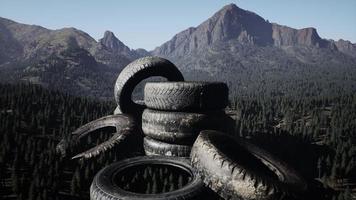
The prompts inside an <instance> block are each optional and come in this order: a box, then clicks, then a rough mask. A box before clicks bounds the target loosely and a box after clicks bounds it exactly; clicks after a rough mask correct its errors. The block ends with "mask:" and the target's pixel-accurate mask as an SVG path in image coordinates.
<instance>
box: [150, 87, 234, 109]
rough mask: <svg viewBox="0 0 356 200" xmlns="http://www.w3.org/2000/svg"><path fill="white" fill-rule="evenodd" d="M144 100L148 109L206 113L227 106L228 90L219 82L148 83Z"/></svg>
mask: <svg viewBox="0 0 356 200" xmlns="http://www.w3.org/2000/svg"><path fill="white" fill-rule="evenodd" d="M144 93H145V95H144V100H145V104H146V106H147V107H148V108H152V109H157V110H170V111H207V110H219V109H223V108H225V107H226V106H227V104H228V95H229V89H228V87H227V85H226V84H225V83H221V82H211V83H209V82H156V83H154V82H150V83H146V85H145V91H144Z"/></svg>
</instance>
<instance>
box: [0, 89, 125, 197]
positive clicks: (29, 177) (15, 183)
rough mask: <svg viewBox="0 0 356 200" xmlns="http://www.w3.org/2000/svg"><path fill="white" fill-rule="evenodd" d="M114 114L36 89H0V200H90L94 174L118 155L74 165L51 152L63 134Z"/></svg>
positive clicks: (104, 105) (108, 107) (107, 107)
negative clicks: (89, 193)
mask: <svg viewBox="0 0 356 200" xmlns="http://www.w3.org/2000/svg"><path fill="white" fill-rule="evenodd" d="M113 109H114V106H113V104H112V103H110V102H98V101H94V100H92V99H84V98H76V97H72V96H69V95H64V94H62V93H59V92H56V91H48V90H45V89H43V88H41V87H39V86H34V85H0V199H31V200H47V199H88V198H89V195H88V190H89V185H90V183H91V180H92V178H93V176H94V175H95V173H96V172H97V171H98V170H99V169H101V168H102V167H103V166H104V165H105V164H108V163H111V162H114V160H116V159H117V158H116V157H117V156H118V155H116V154H115V155H114V154H113V153H112V152H115V151H117V152H120V151H121V152H122V149H114V150H113V151H111V152H109V153H108V154H105V155H103V156H102V157H98V158H96V159H93V160H89V161H86V162H78V161H75V160H70V158H65V159H62V158H60V157H59V156H58V155H57V154H56V152H55V146H56V145H57V143H58V142H59V140H60V138H62V136H63V135H64V134H68V133H70V132H71V131H73V130H74V129H76V128H78V127H79V126H80V125H81V124H84V123H86V122H88V121H91V120H93V119H96V118H99V117H101V116H104V115H107V114H111V113H112V111H113ZM104 131H106V132H107V131H108V130H104ZM101 139H102V140H103V139H104V138H101ZM90 141H91V138H90V137H89V138H88V142H90ZM122 148H123V149H125V148H127V147H125V146H123V147H122ZM124 156H125V155H120V158H122V157H124Z"/></svg>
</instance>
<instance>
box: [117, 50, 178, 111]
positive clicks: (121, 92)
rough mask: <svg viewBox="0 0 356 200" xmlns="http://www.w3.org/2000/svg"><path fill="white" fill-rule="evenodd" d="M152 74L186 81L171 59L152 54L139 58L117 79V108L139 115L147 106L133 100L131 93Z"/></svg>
mask: <svg viewBox="0 0 356 200" xmlns="http://www.w3.org/2000/svg"><path fill="white" fill-rule="evenodd" d="M152 76H161V77H164V78H167V79H168V81H184V77H183V75H182V73H181V72H180V71H179V70H178V69H177V67H176V66H175V65H174V64H173V63H171V62H170V61H169V60H166V59H163V58H159V57H151V56H149V57H143V58H139V59H137V60H135V61H133V62H131V63H130V64H128V65H127V66H126V67H125V68H124V69H123V70H122V71H121V73H120V74H119V76H118V78H117V80H116V83H115V89H114V96H115V100H116V103H117V105H118V107H117V108H116V110H117V111H120V112H122V113H125V114H133V115H139V114H140V113H141V112H142V111H143V109H144V108H145V106H144V105H140V104H137V103H135V102H133V100H132V99H131V95H132V92H133V90H134V89H135V87H136V85H137V84H138V83H140V82H141V81H142V80H144V79H146V78H149V77H152Z"/></svg>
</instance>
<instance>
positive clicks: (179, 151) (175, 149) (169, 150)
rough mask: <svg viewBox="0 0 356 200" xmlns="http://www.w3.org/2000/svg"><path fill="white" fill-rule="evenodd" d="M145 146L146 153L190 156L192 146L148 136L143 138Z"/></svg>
mask: <svg viewBox="0 0 356 200" xmlns="http://www.w3.org/2000/svg"><path fill="white" fill-rule="evenodd" d="M143 148H144V150H145V153H146V155H162V156H173V157H189V155H190V150H191V148H192V147H191V146H189V145H180V144H170V143H165V142H161V141H159V140H155V139H152V138H150V137H147V136H146V137H144V138H143Z"/></svg>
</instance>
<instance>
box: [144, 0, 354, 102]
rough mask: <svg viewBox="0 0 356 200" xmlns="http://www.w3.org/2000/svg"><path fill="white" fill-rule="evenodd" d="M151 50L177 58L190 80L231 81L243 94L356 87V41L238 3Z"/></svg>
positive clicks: (166, 56)
mask: <svg viewBox="0 0 356 200" xmlns="http://www.w3.org/2000/svg"><path fill="white" fill-rule="evenodd" d="M151 53H152V54H153V55H157V56H162V57H165V58H168V59H170V60H172V61H173V62H174V63H175V64H177V66H179V67H180V69H181V70H182V71H183V73H184V75H185V76H186V77H187V78H188V79H194V80H196V79H199V80H220V81H225V82H227V83H228V84H229V85H230V90H232V92H233V93H236V94H239V95H251V94H257V93H260V92H262V93H268V94H291V93H296V92H298V93H308V95H319V94H326V93H335V92H337V91H339V90H340V89H342V90H347V91H355V87H356V81H355V80H354V78H352V77H355V76H356V67H355V66H356V51H355V44H352V43H350V42H346V41H344V42H343V41H337V42H336V41H333V40H327V39H323V38H321V37H320V36H319V34H318V33H317V31H316V29H315V28H303V29H294V28H290V27H287V26H282V25H278V24H276V23H270V22H269V21H267V20H265V19H263V18H262V17H260V16H258V15H257V14H255V13H253V12H250V11H247V10H243V9H241V8H239V7H237V6H236V5H235V4H229V5H227V6H225V7H223V8H222V9H221V10H219V11H218V12H216V13H215V14H214V15H213V16H212V17H211V18H209V19H207V20H206V21H204V22H203V23H201V24H200V25H199V26H197V27H191V28H188V29H186V30H184V31H182V32H180V33H178V34H176V35H175V36H174V37H173V38H172V39H171V40H169V41H167V42H166V43H164V44H163V45H161V46H159V47H157V48H156V49H154V50H153V51H152V52H151ZM309 82H312V83H311V84H309ZM329 84H330V85H332V87H331V88H330V86H329ZM297 85H301V86H303V87H302V89H300V90H299V91H297V90H296V86H297ZM336 88H338V89H336ZM309 93H310V94H309Z"/></svg>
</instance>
